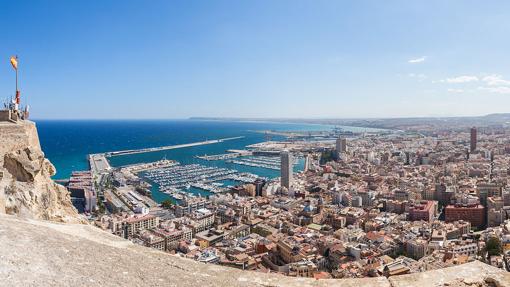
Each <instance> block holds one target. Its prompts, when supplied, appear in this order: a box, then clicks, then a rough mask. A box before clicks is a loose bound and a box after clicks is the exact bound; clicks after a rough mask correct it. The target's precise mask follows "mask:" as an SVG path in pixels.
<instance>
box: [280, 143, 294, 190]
mask: <svg viewBox="0 0 510 287" xmlns="http://www.w3.org/2000/svg"><path fill="white" fill-rule="evenodd" d="M280 158H281V165H280V173H281V186H282V187H286V188H287V189H290V186H291V183H292V167H293V159H292V154H291V153H290V152H288V151H283V152H282V153H281V154H280Z"/></svg>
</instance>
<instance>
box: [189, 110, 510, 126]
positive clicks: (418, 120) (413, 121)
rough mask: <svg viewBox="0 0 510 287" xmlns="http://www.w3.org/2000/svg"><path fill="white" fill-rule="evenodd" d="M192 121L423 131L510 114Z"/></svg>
mask: <svg viewBox="0 0 510 287" xmlns="http://www.w3.org/2000/svg"><path fill="white" fill-rule="evenodd" d="M190 119H193V120H220V121H264V122H285V123H308V124H328V125H345V126H356V127H370V128H386V129H421V128H423V127H424V126H431V127H445V128H465V127H470V126H477V127H490V126H509V125H510V113H495V114H488V115H485V116H466V117H409V118H357V119H349V118H345V119H334V118H324V119H306V118H237V117H191V118H190Z"/></svg>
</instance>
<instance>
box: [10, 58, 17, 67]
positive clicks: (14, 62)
mask: <svg viewBox="0 0 510 287" xmlns="http://www.w3.org/2000/svg"><path fill="white" fill-rule="evenodd" d="M11 65H12V67H13V68H14V70H18V56H12V57H11Z"/></svg>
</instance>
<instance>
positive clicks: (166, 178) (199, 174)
mask: <svg viewBox="0 0 510 287" xmlns="http://www.w3.org/2000/svg"><path fill="white" fill-rule="evenodd" d="M143 177H144V178H146V179H148V180H150V181H151V182H153V183H156V184H157V185H158V186H159V191H161V192H163V193H166V194H168V195H171V196H172V197H174V198H175V199H178V200H180V199H182V198H183V197H184V196H187V195H189V194H190V193H192V192H190V189H192V188H196V189H200V190H203V191H207V192H210V193H221V192H226V191H228V190H230V186H224V183H223V181H233V182H236V183H251V182H254V181H255V180H256V179H257V178H259V176H257V175H255V174H251V173H246V172H245V173H240V172H238V171H237V170H234V169H228V168H219V167H208V166H204V165H200V164H189V165H176V166H171V167H165V168H158V169H152V170H149V171H146V172H145V173H143Z"/></svg>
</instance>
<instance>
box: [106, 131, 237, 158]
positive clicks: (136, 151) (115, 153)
mask: <svg viewBox="0 0 510 287" xmlns="http://www.w3.org/2000/svg"><path fill="white" fill-rule="evenodd" d="M242 138H244V136H239V137H231V138H222V139H216V140H206V141H201V142H194V143H188V144H178V145H169V146H161V147H150V148H142V149H130V150H121V151H112V152H107V153H105V156H106V157H112V156H122V155H130V154H139V153H148V152H156V151H163V150H171V149H178V148H186V147H193V146H201V145H209V144H217V143H222V142H225V141H231V140H237V139H242Z"/></svg>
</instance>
